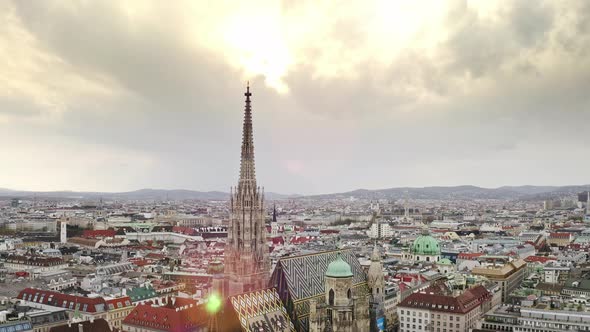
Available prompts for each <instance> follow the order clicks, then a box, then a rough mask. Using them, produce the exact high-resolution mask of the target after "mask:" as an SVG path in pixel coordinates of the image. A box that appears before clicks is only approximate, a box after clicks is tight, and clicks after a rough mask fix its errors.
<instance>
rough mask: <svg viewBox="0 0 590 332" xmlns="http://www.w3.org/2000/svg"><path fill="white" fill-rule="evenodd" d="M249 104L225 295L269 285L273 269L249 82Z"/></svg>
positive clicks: (232, 200) (235, 193)
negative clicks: (256, 158)
mask: <svg viewBox="0 0 590 332" xmlns="http://www.w3.org/2000/svg"><path fill="white" fill-rule="evenodd" d="M244 95H245V96H246V107H245V110H244V125H243V128H242V153H241V163H240V179H239V181H238V186H237V187H234V188H232V190H231V198H230V220H229V225H228V236H227V243H226V247H225V264H224V265H225V271H224V272H225V278H226V284H225V287H224V296H226V297H227V296H231V295H235V294H240V293H244V292H249V291H252V290H257V289H263V288H266V287H267V284H268V278H269V273H270V261H269V258H268V246H267V244H266V227H265V224H264V217H265V211H264V192H263V189H261V188H260V187H258V186H257V185H256V175H255V170H254V137H253V133H252V107H251V104H250V103H251V101H250V97H251V96H252V93H250V86H249V85H248V87H247V88H246V93H245V94H244Z"/></svg>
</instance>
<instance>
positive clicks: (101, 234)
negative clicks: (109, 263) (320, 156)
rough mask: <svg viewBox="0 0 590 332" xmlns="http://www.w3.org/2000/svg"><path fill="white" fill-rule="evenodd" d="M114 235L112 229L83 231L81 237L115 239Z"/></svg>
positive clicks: (115, 233) (115, 232)
mask: <svg viewBox="0 0 590 332" xmlns="http://www.w3.org/2000/svg"><path fill="white" fill-rule="evenodd" d="M115 235H117V231H115V230H113V229H98V230H85V231H84V233H82V236H83V237H85V238H87V239H96V238H99V239H100V238H105V237H115Z"/></svg>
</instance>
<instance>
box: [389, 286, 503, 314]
mask: <svg viewBox="0 0 590 332" xmlns="http://www.w3.org/2000/svg"><path fill="white" fill-rule="evenodd" d="M491 298H492V295H491V294H490V292H488V290H487V289H485V287H483V286H476V287H473V288H470V289H468V290H466V291H464V292H463V294H461V295H459V296H456V297H454V296H450V295H445V294H441V293H440V291H437V289H435V288H433V287H429V288H428V289H426V290H425V291H424V292H419V293H414V294H411V295H410V296H408V297H407V298H406V299H404V300H403V301H402V302H401V303H400V304H399V305H398V306H399V307H402V308H415V309H425V310H431V311H442V312H452V313H457V314H466V313H468V312H470V311H471V310H473V309H475V308H477V307H478V306H480V305H481V304H482V303H483V302H485V301H491Z"/></svg>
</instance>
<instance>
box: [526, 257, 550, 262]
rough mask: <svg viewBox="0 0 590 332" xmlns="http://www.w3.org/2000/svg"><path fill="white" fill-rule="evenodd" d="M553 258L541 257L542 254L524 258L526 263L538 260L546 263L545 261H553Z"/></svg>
mask: <svg viewBox="0 0 590 332" xmlns="http://www.w3.org/2000/svg"><path fill="white" fill-rule="evenodd" d="M554 260H555V258H553V257H543V256H529V257H527V258H525V259H524V261H525V262H527V263H533V262H539V263H546V262H547V261H554Z"/></svg>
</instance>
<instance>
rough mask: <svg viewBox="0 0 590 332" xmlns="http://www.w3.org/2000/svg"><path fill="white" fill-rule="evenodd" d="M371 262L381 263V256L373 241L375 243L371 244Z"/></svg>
mask: <svg viewBox="0 0 590 332" xmlns="http://www.w3.org/2000/svg"><path fill="white" fill-rule="evenodd" d="M371 261H372V262H379V261H381V254H380V253H379V248H377V240H375V243H374V244H373V253H372V254H371Z"/></svg>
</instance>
